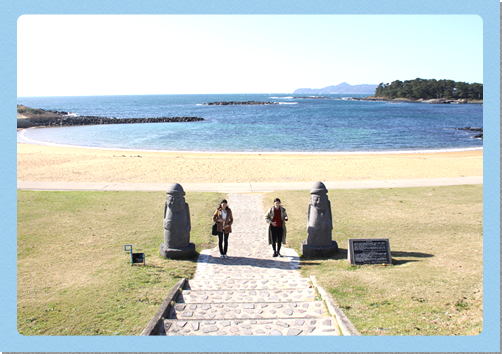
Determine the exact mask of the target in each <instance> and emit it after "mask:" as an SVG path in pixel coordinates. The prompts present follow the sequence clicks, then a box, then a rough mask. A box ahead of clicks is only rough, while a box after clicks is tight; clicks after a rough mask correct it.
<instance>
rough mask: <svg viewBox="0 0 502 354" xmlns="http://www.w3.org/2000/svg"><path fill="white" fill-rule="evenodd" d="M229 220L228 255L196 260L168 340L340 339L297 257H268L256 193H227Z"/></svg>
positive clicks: (288, 253)
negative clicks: (231, 337)
mask: <svg viewBox="0 0 502 354" xmlns="http://www.w3.org/2000/svg"><path fill="white" fill-rule="evenodd" d="M227 200H228V205H229V207H230V208H231V209H232V212H233V215H234V219H235V222H234V225H232V229H233V232H232V233H231V234H230V237H229V246H228V252H227V255H228V257H229V258H227V259H223V258H220V254H219V250H218V246H216V247H215V248H213V249H211V250H205V251H203V252H202V253H201V255H200V257H199V262H198V265H197V272H196V274H195V276H194V278H193V279H192V280H189V281H188V284H187V285H186V286H185V289H184V290H183V292H182V294H181V295H180V296H179V297H178V300H177V303H176V304H175V305H174V306H173V308H172V310H171V313H170V316H169V318H168V319H166V320H164V326H165V329H166V334H167V335H339V334H340V332H339V328H338V325H337V323H336V320H335V317H332V316H330V315H329V313H328V312H327V310H326V306H325V304H324V302H322V301H320V300H319V299H320V298H319V297H318V295H317V293H316V291H315V289H314V287H313V285H312V283H311V282H310V280H309V279H307V278H302V277H301V275H300V271H299V270H298V267H299V258H298V254H297V253H296V252H295V251H294V250H293V249H290V248H285V247H283V248H282V249H281V254H282V255H283V256H284V257H282V258H281V257H277V258H274V257H272V253H273V251H272V247H271V246H270V245H268V241H267V238H266V231H267V225H266V223H265V218H264V214H265V213H264V211H263V207H262V196H261V195H260V194H231V195H229V196H228V198H227Z"/></svg>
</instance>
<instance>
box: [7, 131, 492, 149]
mask: <svg viewBox="0 0 502 354" xmlns="http://www.w3.org/2000/svg"><path fill="white" fill-rule="evenodd" d="M36 128H38V127H30V128H19V129H18V130H17V137H18V141H17V144H32V145H42V146H53V147H61V148H77V149H93V150H110V151H129V152H161V153H180V154H205V153H207V154H244V155H248V154H249V155H253V154H259V155H381V154H382V155H387V154H427V153H449V152H463V151H483V147H473V148H445V149H417V150H387V151H372V150H368V151H199V150H189V151H184V150H151V149H131V148H115V147H96V146H82V145H68V144H58V143H49V142H44V141H39V140H33V139H30V138H27V137H26V136H25V135H24V131H26V129H36ZM19 139H21V140H24V141H19Z"/></svg>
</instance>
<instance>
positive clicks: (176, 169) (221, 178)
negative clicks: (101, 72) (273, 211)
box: [17, 143, 483, 183]
mask: <svg viewBox="0 0 502 354" xmlns="http://www.w3.org/2000/svg"><path fill="white" fill-rule="evenodd" d="M482 175H483V151H482V150H474V151H455V152H430V153H429V152H427V153H422V152H420V153H398V154H397V153H390V154H275V153H274V154H268V153H261V154H260V153H245V154H244V153H185V152H151V151H129V150H127V151H125V150H105V149H89V148H75V147H59V146H57V147H56V146H46V145H35V144H24V143H18V144H17V179H18V181H60V182H115V183H174V182H178V183H225V182H226V183H238V182H241V183H242V182H315V181H357V180H385V179H416V178H441V177H465V176H482Z"/></svg>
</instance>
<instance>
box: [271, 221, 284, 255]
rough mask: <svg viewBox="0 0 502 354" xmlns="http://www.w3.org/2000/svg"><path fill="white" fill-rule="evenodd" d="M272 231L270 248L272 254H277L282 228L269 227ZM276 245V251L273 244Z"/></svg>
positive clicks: (279, 248)
mask: <svg viewBox="0 0 502 354" xmlns="http://www.w3.org/2000/svg"><path fill="white" fill-rule="evenodd" d="M270 229H271V231H272V248H273V250H274V252H279V251H280V250H281V244H282V226H279V227H277V226H270ZM276 243H277V249H276V246H275V244H276Z"/></svg>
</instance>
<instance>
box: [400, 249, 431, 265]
mask: <svg viewBox="0 0 502 354" xmlns="http://www.w3.org/2000/svg"><path fill="white" fill-rule="evenodd" d="M390 254H391V256H392V264H393V265H401V264H406V263H411V262H420V260H419V259H396V257H400V258H401V257H413V258H430V257H434V255H433V254H429V253H421V252H399V251H394V252H393V251H391V252H390Z"/></svg>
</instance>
